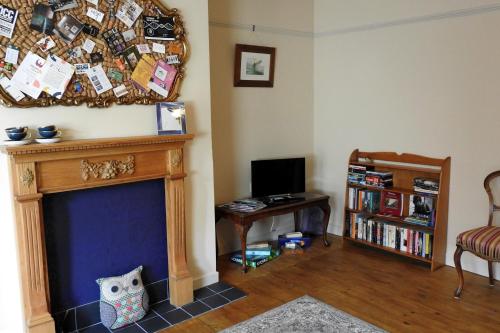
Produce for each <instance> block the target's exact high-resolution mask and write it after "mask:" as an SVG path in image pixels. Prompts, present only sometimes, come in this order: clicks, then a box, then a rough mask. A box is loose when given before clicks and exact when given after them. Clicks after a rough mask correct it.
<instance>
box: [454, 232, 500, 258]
mask: <svg viewBox="0 0 500 333" xmlns="http://www.w3.org/2000/svg"><path fill="white" fill-rule="evenodd" d="M457 245H460V246H462V248H463V249H464V250H468V251H471V252H474V253H477V254H479V255H481V256H482V257H484V258H486V259H490V260H500V227H495V226H486V227H481V228H477V229H472V230H468V231H465V232H462V233H461V234H459V235H458V236H457Z"/></svg>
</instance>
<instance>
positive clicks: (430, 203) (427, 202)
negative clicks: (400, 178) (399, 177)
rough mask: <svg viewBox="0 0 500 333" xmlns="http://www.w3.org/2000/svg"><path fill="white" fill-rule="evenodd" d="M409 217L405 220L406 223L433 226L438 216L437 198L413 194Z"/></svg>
mask: <svg viewBox="0 0 500 333" xmlns="http://www.w3.org/2000/svg"><path fill="white" fill-rule="evenodd" d="M408 215H409V216H408V217H407V218H405V221H406V222H409V223H414V224H420V225H426V226H433V225H434V219H435V215H436V209H435V198H434V197H430V196H426V195H419V194H411V195H410V206H409V209H408Z"/></svg>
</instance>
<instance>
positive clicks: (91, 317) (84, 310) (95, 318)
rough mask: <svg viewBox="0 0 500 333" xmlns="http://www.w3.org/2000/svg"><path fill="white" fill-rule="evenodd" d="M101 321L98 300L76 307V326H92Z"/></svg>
mask: <svg viewBox="0 0 500 333" xmlns="http://www.w3.org/2000/svg"><path fill="white" fill-rule="evenodd" d="M99 322H101V314H100V312H99V302H98V301H97V302H94V303H89V304H86V305H82V306H79V307H77V308H76V324H77V326H78V328H79V329H80V328H84V327H88V326H92V325H94V324H97V323H99Z"/></svg>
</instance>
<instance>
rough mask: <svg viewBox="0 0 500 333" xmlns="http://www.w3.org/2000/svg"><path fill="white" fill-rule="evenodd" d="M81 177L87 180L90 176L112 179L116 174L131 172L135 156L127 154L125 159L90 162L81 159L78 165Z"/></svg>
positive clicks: (132, 171) (133, 168) (133, 170)
mask: <svg viewBox="0 0 500 333" xmlns="http://www.w3.org/2000/svg"><path fill="white" fill-rule="evenodd" d="M80 170H81V174H82V179H83V180H85V181H87V180H88V179H89V177H90V176H93V177H94V178H96V179H97V178H100V179H113V178H116V177H117V176H118V175H124V174H129V175H131V174H133V173H134V172H135V157H134V156H133V155H128V156H127V159H126V160H125V161H119V160H108V161H102V162H96V163H92V162H89V161H88V160H82V161H81V166H80Z"/></svg>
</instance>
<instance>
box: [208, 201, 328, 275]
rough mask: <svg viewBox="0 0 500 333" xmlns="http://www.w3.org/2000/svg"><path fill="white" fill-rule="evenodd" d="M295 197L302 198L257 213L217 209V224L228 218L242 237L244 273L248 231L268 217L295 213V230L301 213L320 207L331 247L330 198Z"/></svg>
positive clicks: (324, 230) (244, 269) (324, 229)
mask: <svg viewBox="0 0 500 333" xmlns="http://www.w3.org/2000/svg"><path fill="white" fill-rule="evenodd" d="M294 196H295V197H300V198H302V199H301V200H300V201H294V202H288V203H283V204H280V205H276V206H270V207H266V208H263V209H260V210H258V211H255V212H237V211H233V210H230V209H228V208H224V207H217V206H216V207H215V223H217V222H218V221H219V220H220V219H221V218H226V219H228V220H230V221H231V222H233V223H234V226H235V227H236V230H237V231H238V233H239V235H240V241H241V255H242V259H243V262H242V264H243V266H242V270H243V272H245V273H246V272H247V265H246V248H247V234H248V230H250V228H251V227H252V225H253V223H254V222H255V221H259V220H263V219H265V218H267V217H272V216H277V215H283V214H287V213H293V215H294V220H295V230H296V231H298V228H299V222H300V221H299V211H300V210H301V209H304V208H308V207H319V208H320V209H321V210H322V211H323V213H324V214H323V221H322V222H323V244H324V246H329V245H330V244H329V243H328V240H327V233H326V229H327V228H328V222H329V220H330V211H331V208H330V204H329V202H328V200H329V198H330V197H329V196H328V195H323V194H317V193H309V192H305V193H297V194H294Z"/></svg>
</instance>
